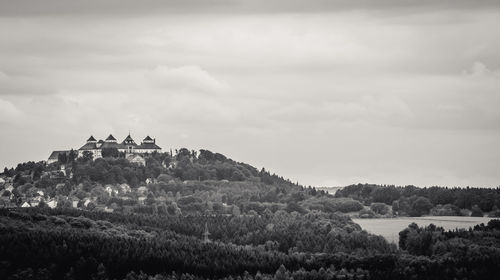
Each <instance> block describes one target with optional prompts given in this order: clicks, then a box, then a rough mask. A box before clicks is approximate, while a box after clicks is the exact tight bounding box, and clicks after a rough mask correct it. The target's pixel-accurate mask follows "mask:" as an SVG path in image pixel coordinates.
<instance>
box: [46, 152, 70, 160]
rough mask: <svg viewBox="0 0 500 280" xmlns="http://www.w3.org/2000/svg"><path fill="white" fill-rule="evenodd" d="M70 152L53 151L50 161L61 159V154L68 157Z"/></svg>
mask: <svg viewBox="0 0 500 280" xmlns="http://www.w3.org/2000/svg"><path fill="white" fill-rule="evenodd" d="M69 152H70V151H53V152H52V153H51V154H50V156H49V159H59V154H63V153H65V154H66V155H68V154H69Z"/></svg>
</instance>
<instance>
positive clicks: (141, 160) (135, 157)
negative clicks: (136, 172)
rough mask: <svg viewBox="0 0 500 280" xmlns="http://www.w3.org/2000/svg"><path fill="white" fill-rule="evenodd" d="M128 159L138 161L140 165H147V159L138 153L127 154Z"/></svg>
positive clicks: (133, 161)
mask: <svg viewBox="0 0 500 280" xmlns="http://www.w3.org/2000/svg"><path fill="white" fill-rule="evenodd" d="M127 160H128V161H129V162H132V163H137V164H138V165H142V166H145V165H146V160H145V159H144V158H143V157H142V156H140V155H138V154H129V155H127Z"/></svg>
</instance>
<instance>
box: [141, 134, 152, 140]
mask: <svg viewBox="0 0 500 280" xmlns="http://www.w3.org/2000/svg"><path fill="white" fill-rule="evenodd" d="M142 141H153V139H151V137H149V135H148V136H146V138H144V140H142Z"/></svg>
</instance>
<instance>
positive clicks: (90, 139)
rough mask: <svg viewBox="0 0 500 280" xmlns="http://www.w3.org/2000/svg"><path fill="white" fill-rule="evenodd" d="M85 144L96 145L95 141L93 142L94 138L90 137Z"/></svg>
mask: <svg viewBox="0 0 500 280" xmlns="http://www.w3.org/2000/svg"><path fill="white" fill-rule="evenodd" d="M87 143H89V144H92V143H94V144H95V143H97V140H95V138H94V136H92V135H90V137H89V139H87Z"/></svg>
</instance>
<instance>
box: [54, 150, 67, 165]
mask: <svg viewBox="0 0 500 280" xmlns="http://www.w3.org/2000/svg"><path fill="white" fill-rule="evenodd" d="M57 161H58V162H59V163H61V164H65V163H67V162H68V157H67V156H66V152H62V153H59V155H57Z"/></svg>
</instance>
